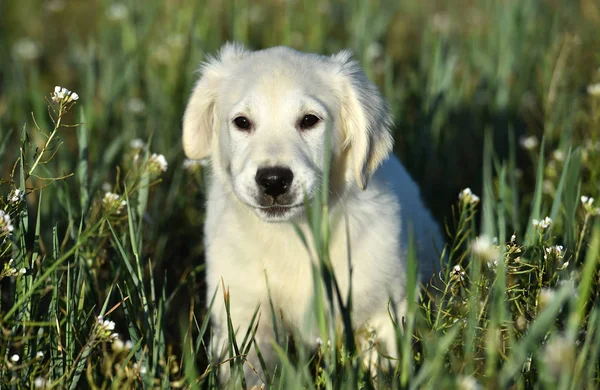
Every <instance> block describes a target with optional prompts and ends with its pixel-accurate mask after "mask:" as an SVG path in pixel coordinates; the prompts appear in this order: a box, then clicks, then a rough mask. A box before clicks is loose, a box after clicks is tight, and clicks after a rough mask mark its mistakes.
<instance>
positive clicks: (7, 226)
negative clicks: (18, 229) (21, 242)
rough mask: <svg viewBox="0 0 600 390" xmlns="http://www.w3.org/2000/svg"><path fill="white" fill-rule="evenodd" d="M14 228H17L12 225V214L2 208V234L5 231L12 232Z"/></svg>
mask: <svg viewBox="0 0 600 390" xmlns="http://www.w3.org/2000/svg"><path fill="white" fill-rule="evenodd" d="M14 230H15V228H14V226H13V225H12V221H11V219H10V215H8V214H7V213H6V212H4V210H0V235H2V234H3V233H8V234H11V233H12V232H13V231H14Z"/></svg>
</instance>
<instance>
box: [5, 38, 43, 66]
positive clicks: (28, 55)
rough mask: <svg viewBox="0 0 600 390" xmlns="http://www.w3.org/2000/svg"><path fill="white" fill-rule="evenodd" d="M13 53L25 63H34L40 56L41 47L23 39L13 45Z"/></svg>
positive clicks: (30, 40) (28, 39) (27, 39)
mask: <svg viewBox="0 0 600 390" xmlns="http://www.w3.org/2000/svg"><path fill="white" fill-rule="evenodd" d="M12 53H13V55H14V56H15V57H17V58H20V59H22V60H24V61H33V60H35V59H37V58H38V57H39V56H40V46H39V45H38V44H37V43H35V42H34V41H33V40H32V39H30V38H21V39H19V40H18V41H16V42H15V43H14V44H13V46H12Z"/></svg>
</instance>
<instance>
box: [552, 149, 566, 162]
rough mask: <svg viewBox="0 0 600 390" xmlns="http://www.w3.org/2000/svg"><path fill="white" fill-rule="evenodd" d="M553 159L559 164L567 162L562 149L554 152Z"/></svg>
mask: <svg viewBox="0 0 600 390" xmlns="http://www.w3.org/2000/svg"><path fill="white" fill-rule="evenodd" d="M552 158H553V159H555V160H556V161H558V162H563V161H565V152H563V151H562V150H560V149H557V150H555V151H553V152H552Z"/></svg>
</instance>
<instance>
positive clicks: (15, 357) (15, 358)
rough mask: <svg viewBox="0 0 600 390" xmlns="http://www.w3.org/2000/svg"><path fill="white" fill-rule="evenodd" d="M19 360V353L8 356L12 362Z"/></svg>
mask: <svg viewBox="0 0 600 390" xmlns="http://www.w3.org/2000/svg"><path fill="white" fill-rule="evenodd" d="M19 360H21V357H20V356H19V355H17V354H16V353H15V354H14V355H12V356H11V357H10V361H11V362H13V363H18V362H19Z"/></svg>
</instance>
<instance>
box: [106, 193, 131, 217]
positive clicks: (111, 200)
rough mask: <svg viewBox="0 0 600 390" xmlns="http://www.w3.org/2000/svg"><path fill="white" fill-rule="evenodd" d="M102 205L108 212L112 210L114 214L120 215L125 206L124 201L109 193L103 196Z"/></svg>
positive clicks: (118, 196) (125, 202)
mask: <svg viewBox="0 0 600 390" xmlns="http://www.w3.org/2000/svg"><path fill="white" fill-rule="evenodd" d="M102 203H104V205H105V207H106V208H107V209H108V210H111V211H112V210H114V212H115V213H116V214H121V212H122V211H123V208H125V207H126V206H127V201H126V200H124V199H121V196H120V195H117V194H115V193H113V192H110V191H109V192H107V193H106V194H104V198H102Z"/></svg>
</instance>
